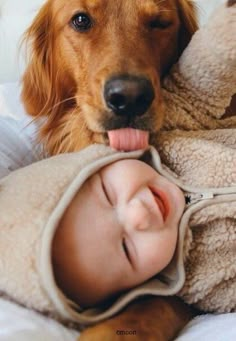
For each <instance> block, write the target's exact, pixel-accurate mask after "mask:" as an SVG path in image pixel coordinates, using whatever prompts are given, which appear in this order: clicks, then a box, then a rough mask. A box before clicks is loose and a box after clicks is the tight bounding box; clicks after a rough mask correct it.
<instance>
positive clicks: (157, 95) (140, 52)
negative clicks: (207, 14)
mask: <svg viewBox="0 0 236 341" xmlns="http://www.w3.org/2000/svg"><path fill="white" fill-rule="evenodd" d="M196 29H197V24H196V18H195V10H194V5H193V3H192V2H191V1H189V0H142V1H141V0H71V1H66V0H48V1H47V2H46V4H45V5H44V6H43V7H42V9H41V11H40V12H39V14H38V15H37V17H36V19H35V20H34V22H33V24H32V25H31V27H30V28H29V29H28V31H27V32H26V36H25V38H26V40H27V41H28V42H29V43H30V45H31V52H30V54H29V55H30V60H29V65H28V67H27V69H26V72H25V74H24V77H23V91H22V99H23V102H24V105H25V108H26V110H27V112H28V113H29V114H30V115H32V116H33V117H35V119H36V120H37V119H40V122H43V124H41V125H40V126H41V127H40V129H39V139H40V141H41V142H42V143H43V144H44V146H45V148H46V150H47V151H48V152H49V153H50V154H51V155H53V154H58V153H64V152H70V151H75V150H79V149H81V148H83V147H85V146H87V145H89V144H91V143H94V142H98V143H109V138H110V139H111V138H112V132H114V131H115V132H116V134H117V135H119V132H123V133H124V129H127V128H128V129H127V131H126V135H128V134H129V132H132V131H134V130H136V139H137V141H136V142H137V143H136V145H135V146H134V148H142V147H145V143H146V144H147V142H148V136H149V133H152V132H155V131H157V130H158V129H159V128H160V127H161V124H162V120H163V103H162V94H161V87H160V82H161V79H162V77H163V76H164V75H165V74H166V72H167V71H168V70H169V68H170V67H171V66H172V65H173V63H174V62H176V60H177V59H178V57H179V56H180V54H181V53H182V51H183V49H184V48H185V47H186V45H187V44H188V42H189V40H190V39H191V36H192V34H193V33H194V32H195V30H196ZM42 118H43V120H42ZM126 135H125V136H126ZM122 136H123V135H122ZM110 142H111V141H110ZM122 147H123V149H125V146H122Z"/></svg>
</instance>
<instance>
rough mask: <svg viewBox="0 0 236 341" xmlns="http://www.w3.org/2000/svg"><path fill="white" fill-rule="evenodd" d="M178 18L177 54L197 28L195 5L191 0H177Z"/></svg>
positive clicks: (180, 52)
mask: <svg viewBox="0 0 236 341" xmlns="http://www.w3.org/2000/svg"><path fill="white" fill-rule="evenodd" d="M177 8H178V11H179V18H180V32H179V56H180V55H181V54H182V52H183V50H184V49H185V47H186V46H187V45H188V43H189V42H190V40H191V38H192V36H193V34H194V33H195V32H196V31H197V29H198V20H197V7H196V4H194V2H193V1H191V0H177Z"/></svg>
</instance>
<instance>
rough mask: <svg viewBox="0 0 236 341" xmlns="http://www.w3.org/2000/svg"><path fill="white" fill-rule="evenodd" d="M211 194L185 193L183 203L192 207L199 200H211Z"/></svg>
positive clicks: (212, 195) (212, 196)
mask: <svg viewBox="0 0 236 341" xmlns="http://www.w3.org/2000/svg"><path fill="white" fill-rule="evenodd" d="M213 198H214V194H213V193H186V194H185V203H186V205H192V204H194V203H196V202H198V201H201V200H208V199H213Z"/></svg>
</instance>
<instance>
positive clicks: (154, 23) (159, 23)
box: [148, 17, 172, 30]
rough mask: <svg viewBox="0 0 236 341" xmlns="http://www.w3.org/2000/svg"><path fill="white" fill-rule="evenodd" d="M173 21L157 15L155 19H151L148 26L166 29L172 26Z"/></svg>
mask: <svg viewBox="0 0 236 341" xmlns="http://www.w3.org/2000/svg"><path fill="white" fill-rule="evenodd" d="M171 24H172V23H171V21H169V20H166V19H163V18H160V17H157V18H155V19H153V20H150V21H149V23H148V26H149V28H150V29H160V30H164V29H166V28H168V27H170V26H171Z"/></svg>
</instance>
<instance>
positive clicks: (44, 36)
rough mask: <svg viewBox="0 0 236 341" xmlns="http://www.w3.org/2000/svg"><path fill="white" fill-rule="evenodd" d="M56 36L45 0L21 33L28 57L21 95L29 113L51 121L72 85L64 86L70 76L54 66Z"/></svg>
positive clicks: (53, 23)
mask: <svg viewBox="0 0 236 341" xmlns="http://www.w3.org/2000/svg"><path fill="white" fill-rule="evenodd" d="M56 38H57V35H56V27H55V18H53V15H52V10H51V2H50V1H48V2H46V4H45V5H44V6H43V7H42V8H41V10H40V11H39V13H38V15H37V16H36V18H35V19H34V21H33V23H32V24H31V26H30V27H29V28H28V30H27V31H26V32H25V35H24V39H23V43H26V47H27V48H29V50H28V51H29V52H28V51H27V52H28V54H27V55H28V59H29V60H28V66H27V68H26V70H25V73H24V75H23V78H22V94H21V95H22V100H23V103H24V105H25V108H26V110H27V112H28V113H29V114H30V115H32V116H35V117H39V116H48V115H49V116H50V117H51V119H52V120H53V119H54V118H55V116H56V115H58V113H61V112H62V110H64V109H66V107H67V106H68V105H69V103H67V101H66V99H67V98H69V97H71V96H72V95H71V94H69V93H67V92H68V90H67V89H72V87H73V86H72V82H70V85H69V86H66V85H68V77H69V76H68V74H66V72H65V71H64V70H63V68H62V67H59V66H58V65H57V61H56V58H55V57H56V53H57V49H56ZM52 116H53V117H52Z"/></svg>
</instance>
